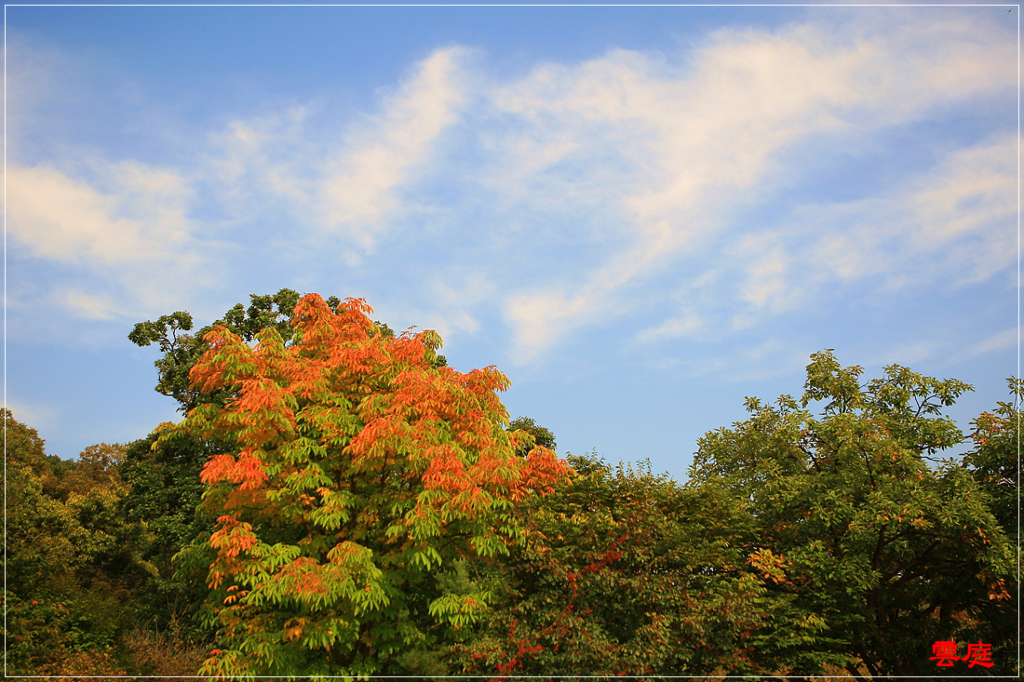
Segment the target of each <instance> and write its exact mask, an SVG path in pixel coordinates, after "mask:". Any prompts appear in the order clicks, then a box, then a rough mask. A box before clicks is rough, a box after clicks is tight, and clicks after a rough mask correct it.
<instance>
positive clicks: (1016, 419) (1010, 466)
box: [962, 379, 1024, 674]
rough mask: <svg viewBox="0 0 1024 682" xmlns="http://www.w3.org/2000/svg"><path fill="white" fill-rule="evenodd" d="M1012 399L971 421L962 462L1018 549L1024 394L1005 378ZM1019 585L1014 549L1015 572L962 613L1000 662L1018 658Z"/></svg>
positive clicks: (1010, 668) (1020, 386) (1022, 387)
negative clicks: (973, 609)
mask: <svg viewBox="0 0 1024 682" xmlns="http://www.w3.org/2000/svg"><path fill="white" fill-rule="evenodd" d="M1008 383H1009V386H1010V393H1011V395H1012V396H1013V402H1012V403H1009V402H999V403H998V404H997V407H996V409H995V410H993V411H992V412H983V413H982V414H981V415H979V416H978V418H977V419H975V420H974V422H973V426H974V432H973V433H972V434H971V436H970V437H971V440H972V441H973V443H974V447H973V448H972V450H971V451H970V452H968V453H967V455H966V456H965V457H964V466H966V467H967V469H968V471H969V472H970V475H971V476H972V477H973V478H974V480H975V481H976V482H977V484H978V487H979V488H980V489H981V490H982V491H983V492H984V493H986V494H987V495H988V497H989V500H990V502H989V508H990V509H991V510H992V514H993V516H994V517H995V519H996V522H997V523H998V524H999V527H1000V529H1001V530H1002V532H1003V533H1005V534H1006V537H1007V540H1008V542H1009V544H1010V545H1011V546H1016V547H1018V548H1019V546H1020V545H1019V537H1020V527H1019V525H1020V517H1019V509H1020V507H1019V504H1020V476H1019V466H1020V464H1019V455H1018V453H1019V444H1020V420H1021V416H1022V415H1021V410H1020V400H1021V395H1022V394H1024V382H1021V380H1020V379H1009V380H1008ZM1014 584H1016V585H1019V584H1020V553H1019V549H1018V554H1017V566H1016V570H1015V571H1011V572H1010V573H1009V575H1007V576H1005V577H1004V578H1003V584H1002V585H996V586H995V589H993V591H992V593H991V594H990V595H989V596H990V599H988V600H987V601H979V603H978V604H977V608H978V610H979V611H981V612H982V613H977V614H970V613H964V614H962V616H966V617H968V618H970V617H973V618H974V619H975V621H976V623H975V627H977V628H978V629H979V630H980V631H981V632H980V636H981V637H982V641H985V642H989V643H991V644H992V658H993V660H1000V661H1016V660H1017V633H1018V629H1017V616H1018V614H1019V612H1020V600H1019V597H1020V594H1019V592H1017V591H1016V590H1014V589H1013V586H1014ZM1019 669H1020V667H1019V662H1018V664H1017V666H1016V667H1013V666H1006V667H1005V668H1004V670H1005V672H1007V673H1010V674H1015V673H1018V672H1019Z"/></svg>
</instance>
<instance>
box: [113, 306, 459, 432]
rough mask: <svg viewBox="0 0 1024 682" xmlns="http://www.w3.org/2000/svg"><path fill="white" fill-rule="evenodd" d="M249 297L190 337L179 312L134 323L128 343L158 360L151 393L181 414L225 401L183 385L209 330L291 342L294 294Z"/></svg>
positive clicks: (441, 361) (187, 321)
mask: <svg viewBox="0 0 1024 682" xmlns="http://www.w3.org/2000/svg"><path fill="white" fill-rule="evenodd" d="M249 298H250V303H249V307H248V308H246V307H245V306H243V305H242V304H241V303H236V304H235V305H234V306H233V307H232V308H231V309H229V310H228V311H227V312H226V313H224V316H223V317H222V318H221V319H219V320H217V321H216V322H214V323H213V324H212V325H210V326H206V327H203V328H201V329H199V330H198V331H197V332H196V333H195V334H189V333H188V332H190V331H191V330H192V325H193V320H192V315H191V314H190V313H189V312H188V311H184V310H179V311H177V312H173V313H170V314H168V315H161V316H160V317H159V318H157V320H156V321H155V322H154V321H151V320H147V321H145V322H139V323H138V324H136V325H135V327H134V328H133V329H132V331H131V333H129V334H128V340H130V341H131V342H132V343H134V344H136V345H139V346H143V347H144V346H149V345H152V344H154V343H156V344H158V345H159V347H160V351H161V352H162V353H163V354H164V355H163V357H161V358H160V359H158V360H157V361H156V363H155V364H156V368H157V371H158V372H159V381H158V382H157V386H156V390H157V392H159V393H162V394H163V395H166V396H170V397H172V398H174V399H175V400H177V401H178V403H179V405H180V407H179V410H180V411H181V412H182V413H184V414H187V413H188V412H189V410H191V409H193V408H194V407H196V406H198V405H199V404H200V402H204V403H205V402H219V403H223V402H225V401H226V400H228V399H229V398H230V393H229V392H225V391H220V392H215V393H212V394H211V393H205V394H200V392H199V391H197V390H196V389H195V388H194V387H193V386H192V385H191V383H190V382H189V372H191V370H192V367H194V366H195V364H196V362H198V361H199V359H200V358H201V357H202V356H203V354H205V353H206V352H207V351H208V350H209V349H210V345H209V343H208V342H207V341H206V336H207V334H209V332H210V331H211V330H212V329H213V328H214V327H215V326H218V325H219V326H222V327H224V328H226V329H228V330H229V331H231V332H232V333H233V334H235V335H237V336H239V337H241V338H242V340H244V341H245V342H246V343H252V342H253V341H255V340H256V337H257V336H258V335H259V333H260V332H261V331H263V330H264V329H274V330H276V331H277V333H278V335H279V336H280V337H281V340H282V342H284V343H289V342H291V340H292V334H293V325H292V314H293V312H294V310H295V305H296V304H297V303H298V302H299V299H300V298H301V297H300V295H299V294H298V293H297V292H295V291H292V290H291V289H281V290H280V291H278V292H277V293H276V294H272V295H271V294H268V295H264V296H259V295H256V294H252V295H250V297H249ZM327 306H328V307H329V308H330V309H331V311H332V312H335V313H337V312H338V311H339V307H340V306H341V300H340V299H339V298H338V297H336V296H331V297H330V298H328V299H327ZM377 325H378V326H377V331H379V332H381V333H383V334H384V335H386V336H389V335H390V336H393V335H394V333H393V332H392V331H391V329H390V328H389V327H388V326H387V325H386V324H381V323H377ZM433 361H434V364H435V366H444V365H445V364H446V360H445V358H444V356H443V355H436V356H435V357H434V360H433Z"/></svg>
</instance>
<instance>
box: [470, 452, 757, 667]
mask: <svg viewBox="0 0 1024 682" xmlns="http://www.w3.org/2000/svg"><path fill="white" fill-rule="evenodd" d="M569 462H570V463H571V465H572V467H573V471H574V472H575V474H574V475H573V478H572V481H571V482H566V483H565V484H563V485H561V486H558V488H557V489H556V491H555V492H553V493H552V494H550V495H547V496H545V497H543V498H534V499H532V500H531V501H530V502H529V503H528V504H526V505H523V506H522V507H520V508H519V509H518V510H517V514H518V515H519V516H520V517H521V518H523V519H524V522H526V523H527V524H528V528H529V531H530V535H529V540H528V542H526V543H524V544H523V545H521V546H517V547H516V548H514V549H513V550H512V552H511V554H510V555H509V556H508V557H506V558H503V559H501V560H499V561H497V562H494V565H493V566H491V567H490V568H489V569H484V574H485V575H486V576H487V578H485V579H483V582H484V583H485V584H489V585H490V586H491V589H493V590H494V591H495V592H496V593H497V595H498V596H497V599H496V601H495V603H494V605H493V608H492V610H491V612H490V613H489V614H488V615H487V616H485V617H484V618H483V619H481V622H480V624H479V625H478V626H477V627H476V629H475V631H474V632H473V633H472V634H471V635H470V636H468V637H467V638H466V640H465V642H463V643H460V644H458V645H456V646H454V647H453V649H452V659H453V663H454V665H455V666H456V667H457V668H458V669H460V670H461V672H462V673H465V674H477V675H481V674H482V675H510V674H515V675H551V676H560V675H608V676H615V675H648V674H654V675H699V674H708V675H710V674H723V673H724V672H753V671H756V669H755V668H754V666H753V665H751V664H750V662H749V661H748V660H746V653H747V652H746V649H747V645H748V640H749V638H750V636H751V631H752V630H753V629H754V628H755V627H756V626H757V625H758V623H759V622H760V620H761V617H762V615H763V605H762V604H761V594H762V592H763V591H764V590H763V588H761V586H760V583H759V581H757V580H756V578H755V577H754V576H752V575H749V574H748V573H747V571H745V570H744V567H743V563H742V557H741V556H740V555H739V552H738V550H737V549H735V548H733V547H730V540H732V538H733V535H734V531H733V528H732V517H733V514H732V513H731V511H730V510H729V508H728V507H727V506H726V505H724V504H722V499H721V498H720V497H716V496H715V495H714V494H713V493H712V492H711V491H709V490H707V489H702V490H698V489H692V488H687V487H684V486H680V485H679V484H678V483H676V482H675V481H673V480H672V479H670V478H669V477H668V476H667V475H662V476H655V475H653V474H652V473H651V471H650V465H649V463H648V464H641V465H640V467H639V468H638V469H633V468H632V467H624V466H622V465H621V464H620V465H619V466H618V467H617V468H612V467H611V466H609V465H608V464H606V463H604V462H603V461H601V460H599V459H597V458H596V457H595V456H588V457H574V456H571V455H570V456H569Z"/></svg>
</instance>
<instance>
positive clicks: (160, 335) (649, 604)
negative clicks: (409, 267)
mask: <svg viewBox="0 0 1024 682" xmlns="http://www.w3.org/2000/svg"><path fill="white" fill-rule="evenodd" d="M370 312H371V311H370V309H369V307H368V306H366V305H365V303H364V302H362V301H360V300H354V299H349V300H346V301H341V300H339V299H336V298H331V299H328V300H327V301H324V300H322V299H320V298H319V297H318V296H316V295H311V296H308V297H301V296H300V295H299V294H297V293H295V292H292V291H290V290H287V289H284V290H282V291H280V292H278V294H275V295H273V296H253V297H252V303H251V305H250V306H249V307H248V309H246V308H245V307H243V306H242V305H241V304H239V305H237V306H235V307H234V308H232V309H231V310H229V311H228V312H227V313H226V314H225V315H224V316H223V318H222V319H221V320H219V321H218V323H215V324H214V325H210V326H209V327H204V328H203V329H202V330H200V331H199V332H198V333H197V334H194V335H193V334H191V333H189V332H190V330H191V326H192V319H191V316H190V315H188V313H185V312H180V311H179V312H177V313H173V314H171V315H168V316H164V317H161V318H159V319H158V320H157V321H156V322H145V323H141V324H140V325H136V327H135V329H134V330H133V332H132V335H131V336H132V340H133V341H135V342H137V343H139V344H141V345H148V344H150V343H157V344H159V345H160V347H161V350H162V357H161V358H160V359H159V360H158V361H157V368H158V372H159V383H158V386H157V390H158V391H160V392H161V393H164V394H166V395H169V396H172V397H174V398H175V399H176V400H178V401H179V404H180V406H181V408H182V411H183V412H185V413H186V415H187V416H186V417H185V419H184V420H183V421H182V422H181V423H179V424H176V425H170V424H168V425H163V426H162V427H160V428H159V429H157V430H154V432H153V433H151V434H149V435H148V436H146V437H144V438H141V439H140V440H137V441H135V442H134V443H130V444H127V445H108V444H102V445H95V446H91V447H89V448H87V449H86V450H85V451H84V452H83V453H82V454H81V456H80V457H79V458H78V459H77V460H75V461H65V460H61V459H59V458H57V457H54V456H49V455H47V454H46V453H45V449H44V443H43V441H42V440H41V439H40V438H39V435H38V433H36V432H35V431H34V430H33V429H31V428H30V427H28V426H26V425H23V424H21V423H19V422H17V421H15V419H14V416H13V415H12V414H11V413H10V412H9V411H6V410H5V411H4V413H3V416H4V420H5V449H6V456H7V462H6V465H7V478H6V489H5V494H6V504H7V515H8V516H7V529H6V537H5V542H6V548H7V552H6V555H5V570H6V575H7V591H6V594H5V609H6V611H7V625H6V627H7V630H6V631H5V638H6V641H7V666H8V668H7V672H8V674H9V675H30V674H32V675H70V676H76V675H77V676H82V675H87V674H92V675H113V674H128V675H194V674H197V673H200V674H212V675H221V676H232V675H242V674H256V675H263V674H283V675H299V676H302V675H332V674H356V675H359V674H362V675H375V674H416V675H429V676H435V677H441V678H443V677H444V676H447V675H467V674H470V675H482V676H485V677H487V678H498V677H502V676H509V675H538V676H562V675H573V674H583V675H609V676H615V675H624V674H625V675H639V676H646V675H650V676H661V675H744V674H746V675H762V676H764V675H768V676H776V675H806V676H811V675H847V676H853V677H857V678H883V679H884V678H889V677H894V676H910V677H917V676H921V677H927V676H942V677H947V678H948V677H957V676H962V675H1007V676H1014V675H1016V674H1017V673H1018V672H1019V661H1018V660H1017V655H1018V652H1017V646H1016V644H1017V641H1018V634H1019V633H1018V630H1017V614H1018V608H1019V604H1018V589H1019V587H1018V585H1019V581H1018V578H1019V553H1018V550H1017V546H1016V545H1017V538H1018V537H1019V530H1018V505H1019V502H1018V500H1019V493H1018V438H1019V420H1020V414H1021V413H1020V409H1019V399H1020V394H1021V390H1022V384H1021V382H1019V381H1017V380H1011V381H1010V393H1011V396H1012V401H1011V402H999V403H997V404H996V407H995V409H994V410H993V411H992V412H986V413H983V414H981V415H979V416H978V417H977V419H976V420H974V422H973V423H972V431H971V433H969V434H968V435H967V436H966V437H965V436H964V434H962V433H961V432H960V431H959V430H958V429H957V427H956V426H955V424H954V423H953V422H952V421H951V420H950V419H948V418H947V417H946V416H944V414H943V410H944V409H946V408H948V407H949V406H950V405H952V404H953V403H954V401H955V400H956V399H957V398H958V397H959V396H960V395H962V394H963V393H964V392H965V391H968V390H970V387H969V386H967V385H966V384H963V383H962V382H958V381H955V380H937V379H933V378H929V377H925V376H922V375H919V374H917V373H914V372H912V371H911V370H910V369H907V368H905V367H900V366H891V367H888V368H886V369H885V374H884V376H883V377H881V378H877V379H874V380H871V381H866V382H864V381H862V380H861V375H862V372H861V370H860V368H859V367H843V366H842V365H840V364H839V362H838V361H837V360H836V358H835V357H834V356H833V355H832V354H831V352H830V351H824V352H822V353H817V354H815V355H814V356H812V358H811V363H810V364H809V365H808V368H807V380H806V383H805V385H804V391H803V394H802V395H801V396H800V398H799V399H794V398H791V397H789V396H782V397H781V398H779V399H778V400H777V401H775V402H774V403H771V404H765V403H763V402H761V401H759V400H756V399H748V401H747V406H746V407H747V410H748V412H749V416H748V418H747V419H745V420H744V421H740V422H738V423H736V424H733V425H732V426H730V427H727V428H719V429H716V430H713V431H710V432H708V433H707V434H706V435H705V436H704V437H703V438H702V439H700V440H699V442H698V444H697V453H696V455H695V458H694V462H693V466H692V468H691V471H690V476H689V479H688V480H687V481H685V482H683V483H679V482H676V481H674V480H672V479H670V478H669V477H668V476H664V475H661V476H659V475H655V474H654V473H653V472H652V471H651V470H650V467H649V465H645V464H641V465H639V466H638V467H637V468H632V467H628V466H623V465H619V466H617V467H615V466H611V465H609V464H607V463H606V462H604V461H603V460H601V459H600V458H598V457H597V456H596V454H591V455H587V456H573V455H571V454H569V455H567V457H566V459H565V460H559V459H557V457H556V455H555V454H554V448H555V446H556V441H555V436H554V434H553V433H552V432H551V431H550V430H549V429H547V428H544V427H543V426H540V425H539V424H537V422H536V421H535V420H533V419H530V418H526V417H520V418H518V419H515V420H512V421H509V418H508V414H507V412H506V411H505V409H504V407H503V406H502V405H501V402H500V400H499V399H498V396H497V393H498V392H499V391H501V390H503V389H504V388H505V387H506V386H507V385H508V380H507V379H506V378H505V377H504V376H503V375H502V374H501V373H500V372H498V371H497V370H495V369H494V368H487V369H484V370H474V371H471V372H468V373H465V374H463V373H460V372H457V371H455V370H454V369H451V368H449V367H447V366H446V365H447V363H446V361H445V360H444V359H443V357H442V356H440V355H438V354H437V350H438V349H439V347H440V339H439V338H438V337H437V335H436V334H434V333H433V332H423V333H420V334H411V333H406V334H402V335H399V336H396V335H395V334H393V333H392V332H391V330H390V329H388V328H387V326H386V325H383V324H381V323H375V322H372V321H371V320H370V318H369V317H367V314H368V313H370ZM964 445H966V446H967V448H968V452H967V453H966V454H964V455H962V456H959V457H946V458H943V454H944V453H946V452H949V451H950V450H951V449H952V448H955V447H961V448H962V447H963V446H964ZM940 641H947V642H955V643H956V644H957V646H958V647H959V648H958V649H957V651H956V654H958V655H964V654H966V646H967V644H969V643H970V644H972V645H973V646H976V647H977V646H979V645H981V644H982V643H984V644H985V645H987V647H988V648H987V649H986V655H985V656H982V657H976V658H975V659H972V660H974V662H975V663H976V665H971V666H970V667H968V664H967V657H966V656H964V659H963V661H960V662H958V663H956V665H953V666H949V667H943V668H939V667H938V666H937V664H936V658H935V656H934V654H935V650H934V649H933V645H934V644H935V643H936V642H940ZM957 660H958V661H959V659H957ZM986 664H987V665H986Z"/></svg>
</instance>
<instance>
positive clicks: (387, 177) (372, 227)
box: [318, 48, 468, 249]
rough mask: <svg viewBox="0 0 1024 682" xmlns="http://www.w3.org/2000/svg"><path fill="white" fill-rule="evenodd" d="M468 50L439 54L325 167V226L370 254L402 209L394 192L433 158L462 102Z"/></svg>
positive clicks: (322, 191) (321, 197)
mask: <svg viewBox="0 0 1024 682" xmlns="http://www.w3.org/2000/svg"><path fill="white" fill-rule="evenodd" d="M467 55H468V51H467V50H465V49H461V48H450V49H445V50H439V51H437V52H435V53H434V54H432V55H431V56H430V57H429V58H427V59H426V60H424V61H423V62H422V63H420V64H419V65H418V67H417V69H416V72H415V74H414V75H413V76H412V78H411V79H410V80H409V81H408V82H406V83H404V84H403V85H402V86H401V87H400V88H399V89H398V91H397V92H396V93H395V94H394V95H392V96H391V97H389V98H387V100H386V101H385V103H384V105H383V111H382V113H381V114H380V115H379V116H377V117H374V119H373V122H372V123H371V124H370V125H368V126H366V127H365V128H364V129H362V130H359V131H354V132H353V133H352V134H351V135H350V139H349V140H348V144H347V146H346V148H345V149H344V150H341V151H340V153H339V158H337V159H331V160H329V161H328V172H327V177H326V178H325V179H324V181H323V183H322V185H321V186H320V188H319V190H318V201H319V205H320V207H321V210H322V212H323V218H324V221H325V222H326V224H327V225H328V226H330V227H331V228H333V229H337V230H341V231H342V232H344V233H347V234H348V235H349V236H350V237H351V238H352V239H354V240H355V241H356V242H357V243H358V244H359V245H360V246H361V247H363V248H364V249H370V248H371V247H372V246H373V244H374V242H375V240H376V238H377V233H379V232H380V231H381V230H383V229H384V227H385V219H386V218H388V217H393V216H394V213H395V212H396V211H397V210H398V207H399V201H400V199H399V197H398V196H397V192H398V190H399V188H400V187H401V186H402V185H404V184H406V183H408V182H409V181H410V180H411V179H412V178H413V176H414V174H415V172H416V171H417V169H418V168H421V167H422V166H423V165H424V164H425V163H427V162H428V161H429V159H430V154H431V152H432V151H434V145H435V143H436V141H437V138H438V137H439V136H440V135H441V133H442V132H443V131H444V130H445V129H446V128H447V127H449V126H451V125H452V124H453V123H454V122H455V121H456V120H457V118H458V110H459V107H460V106H462V105H463V103H464V102H465V98H466V94H465V92H464V90H465V86H464V84H463V82H462V80H463V76H462V74H461V73H460V68H461V63H462V62H463V61H464V60H465V59H466V58H467Z"/></svg>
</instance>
